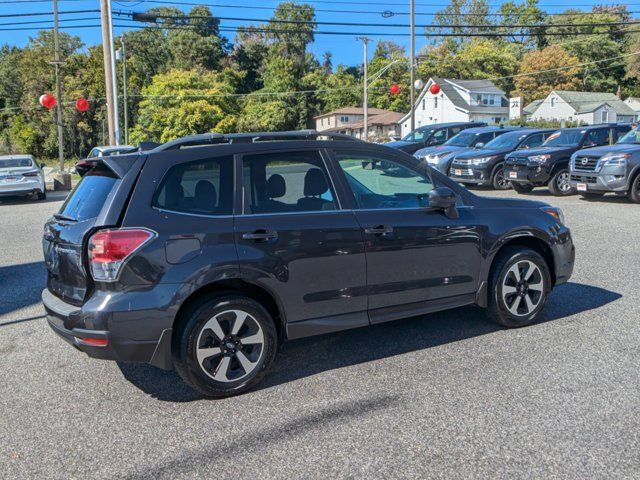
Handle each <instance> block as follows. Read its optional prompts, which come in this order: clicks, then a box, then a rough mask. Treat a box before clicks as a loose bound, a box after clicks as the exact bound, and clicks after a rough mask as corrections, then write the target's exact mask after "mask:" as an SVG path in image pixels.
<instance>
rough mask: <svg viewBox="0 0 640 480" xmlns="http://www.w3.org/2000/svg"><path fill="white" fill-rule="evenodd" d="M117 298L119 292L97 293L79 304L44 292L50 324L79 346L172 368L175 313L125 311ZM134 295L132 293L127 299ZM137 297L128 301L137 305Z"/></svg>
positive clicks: (99, 355)
mask: <svg viewBox="0 0 640 480" xmlns="http://www.w3.org/2000/svg"><path fill="white" fill-rule="evenodd" d="M159 287H160V288H161V289H163V288H164V287H165V286H159ZM156 288H158V287H156ZM114 297H115V298H114ZM117 297H118V294H113V293H109V292H96V294H94V295H93V296H92V297H91V298H90V299H89V300H88V301H87V302H86V303H85V304H84V305H83V306H82V307H79V306H76V305H72V304H69V303H66V302H65V301H63V300H62V299H60V298H58V297H56V296H55V295H53V294H52V293H51V292H50V291H49V290H48V289H45V290H43V291H42V303H43V305H44V308H45V311H46V317H47V322H48V323H49V326H50V327H51V329H52V330H53V331H54V332H55V333H56V334H58V336H60V337H61V338H62V339H63V340H65V341H66V342H67V343H69V344H70V345H72V346H73V347H75V348H76V349H78V350H80V351H82V352H84V353H86V354H87V355H89V356H90V357H93V358H98V359H103V360H116V361H126V362H145V363H151V364H152V365H155V366H158V367H160V368H165V369H170V368H171V333H172V324H173V318H175V316H171V314H167V312H162V311H161V310H160V308H161V307H159V308H158V309H157V310H156V309H153V310H152V309H147V308H142V309H138V310H128V311H127V310H123V309H122V304H121V302H120V299H118V298H117ZM130 297H131V295H130V293H128V294H127V298H130ZM149 297H150V300H151V301H153V299H154V298H156V297H155V296H154V295H153V293H151V295H150V296H149ZM135 300H136V299H135V293H134V295H133V297H132V298H130V300H128V301H127V302H128V304H129V305H133V304H135ZM131 301H133V303H131ZM125 308H126V307H125ZM174 313H175V312H174Z"/></svg>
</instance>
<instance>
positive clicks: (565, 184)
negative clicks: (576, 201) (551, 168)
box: [549, 168, 576, 197]
mask: <svg viewBox="0 0 640 480" xmlns="http://www.w3.org/2000/svg"><path fill="white" fill-rule="evenodd" d="M570 178H571V175H570V174H569V170H567V169H566V168H562V169H560V170H558V171H557V172H556V173H555V174H554V175H553V177H551V180H549V191H550V192H551V194H552V195H555V196H557V197H565V196H567V195H573V194H574V193H576V189H575V188H574V187H572V186H571V184H570V183H569V179H570Z"/></svg>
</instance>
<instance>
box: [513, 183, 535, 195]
mask: <svg viewBox="0 0 640 480" xmlns="http://www.w3.org/2000/svg"><path fill="white" fill-rule="evenodd" d="M511 186H512V187H513V189H514V190H515V191H516V192H518V193H529V192H531V191H533V185H531V184H530V183H518V182H511Z"/></svg>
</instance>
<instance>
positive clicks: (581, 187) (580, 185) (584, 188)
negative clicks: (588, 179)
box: [576, 182, 587, 192]
mask: <svg viewBox="0 0 640 480" xmlns="http://www.w3.org/2000/svg"><path fill="white" fill-rule="evenodd" d="M576 190H578V191H579V192H586V191H587V184H586V183H584V182H580V183H578V184H577V185H576Z"/></svg>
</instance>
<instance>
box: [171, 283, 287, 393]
mask: <svg viewBox="0 0 640 480" xmlns="http://www.w3.org/2000/svg"><path fill="white" fill-rule="evenodd" d="M174 335H175V338H174V341H173V348H172V349H173V358H174V365H175V367H176V370H177V372H178V374H179V375H180V376H181V377H182V379H183V380H184V381H185V382H186V383H187V384H188V385H190V386H191V387H193V388H194V389H196V390H198V391H199V392H200V393H202V394H204V395H206V396H209V397H225V396H230V395H236V394H239V393H244V392H245V391H247V390H249V389H250V388H252V387H253V386H255V385H256V384H257V383H258V382H259V381H260V380H261V379H262V377H264V375H265V374H266V373H267V371H268V370H269V368H270V367H271V365H272V364H273V361H274V359H275V355H276V350H277V343H278V336H277V334H276V328H275V325H274V323H273V319H272V318H271V316H270V315H269V313H268V312H267V310H266V309H265V308H264V307H262V305H260V304H259V303H257V302H256V301H254V300H252V299H250V298H248V297H245V296H242V295H225V296H220V297H214V298H212V299H210V300H207V301H205V302H204V303H201V304H199V305H197V306H195V307H194V308H192V309H191V310H190V311H189V312H188V313H187V314H186V315H185V318H184V319H183V321H182V322H181V325H180V326H179V327H178V329H177V331H176V332H175V333H174Z"/></svg>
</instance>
